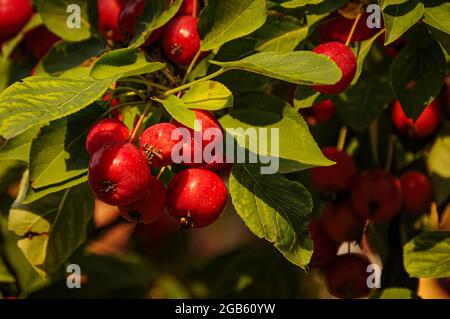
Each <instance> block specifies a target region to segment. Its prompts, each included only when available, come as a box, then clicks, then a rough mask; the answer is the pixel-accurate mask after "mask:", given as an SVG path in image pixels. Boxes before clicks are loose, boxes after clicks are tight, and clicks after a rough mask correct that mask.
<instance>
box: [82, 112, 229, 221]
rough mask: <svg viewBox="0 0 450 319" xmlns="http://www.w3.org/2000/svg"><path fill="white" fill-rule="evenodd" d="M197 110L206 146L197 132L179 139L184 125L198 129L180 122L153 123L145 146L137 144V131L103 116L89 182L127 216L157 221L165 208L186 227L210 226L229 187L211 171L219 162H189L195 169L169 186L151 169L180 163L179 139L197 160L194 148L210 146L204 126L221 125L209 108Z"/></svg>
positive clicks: (92, 145)
mask: <svg viewBox="0 0 450 319" xmlns="http://www.w3.org/2000/svg"><path fill="white" fill-rule="evenodd" d="M195 114H196V116H197V119H198V120H203V122H204V123H206V125H204V126H203V131H202V132H201V133H202V136H203V137H204V139H203V140H202V141H203V142H204V143H203V145H198V144H199V143H198V142H197V141H196V140H195V139H194V138H193V137H192V138H191V139H190V140H181V139H177V138H178V136H179V135H178V134H177V130H178V129H180V128H183V129H186V130H188V131H192V129H190V128H187V127H185V126H184V125H182V124H180V123H177V122H176V121H174V122H173V123H159V124H156V125H153V126H150V127H149V128H147V129H146V130H145V131H144V132H143V134H142V135H141V136H140V141H139V147H137V146H136V145H135V144H134V139H135V137H134V135H135V134H134V133H133V132H132V133H130V131H129V129H128V128H127V127H126V126H125V125H124V124H123V123H122V122H121V121H119V120H117V119H103V120H101V121H100V122H98V123H96V124H95V125H94V126H93V127H92V128H91V130H90V131H89V133H88V135H87V139H86V149H87V151H88V153H89V154H90V156H91V160H90V164H89V185H90V187H91V189H92V191H93V192H94V194H95V196H96V197H97V198H98V199H100V200H101V201H103V202H105V203H107V204H109V205H115V206H119V209H120V212H121V214H122V216H123V217H125V218H126V219H127V220H129V221H133V222H137V223H144V224H150V223H153V222H155V221H156V220H157V219H158V218H159V217H160V216H161V214H162V213H163V211H164V208H165V207H167V210H168V212H169V214H170V215H171V216H172V217H173V218H175V219H176V220H177V221H179V222H180V224H181V226H182V227H183V228H191V227H196V228H200V227H205V226H208V225H210V224H211V223H213V222H214V221H215V220H217V219H218V218H219V216H220V214H221V213H222V211H223V209H224V207H225V204H226V202H227V188H226V186H225V183H224V182H223V180H222V179H221V178H220V177H219V176H218V175H217V174H216V173H214V172H213V171H211V170H209V168H217V166H216V165H214V164H215V163H204V162H202V163H195V162H194V161H190V162H183V164H184V166H185V167H189V168H187V169H184V170H182V171H181V172H179V173H177V174H176V175H175V176H174V177H173V178H172V179H171V181H170V183H169V185H168V187H167V190H166V188H165V186H164V184H163V183H162V182H161V181H160V180H159V179H158V178H156V177H154V176H152V174H151V169H152V168H157V169H161V170H164V168H165V167H167V166H170V165H173V164H174V163H173V160H172V150H173V148H174V146H175V144H176V143H180V142H181V143H182V148H181V149H182V151H181V152H188V153H190V155H191V156H190V158H192V159H193V158H194V152H195V151H196V150H197V149H199V151H203V148H204V147H205V146H206V145H207V139H206V137H205V134H204V130H205V129H207V128H208V127H209V126H208V124H209V125H214V126H216V127H217V128H220V125H219V124H218V122H217V121H216V120H215V119H214V117H213V116H212V115H211V114H209V113H208V112H206V111H199V110H196V111H195ZM207 120H209V122H207ZM192 133H193V132H192ZM174 137H175V138H174Z"/></svg>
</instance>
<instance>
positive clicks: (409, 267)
mask: <svg viewBox="0 0 450 319" xmlns="http://www.w3.org/2000/svg"><path fill="white" fill-rule="evenodd" d="M403 252H404V265H405V269H406V271H407V272H408V273H409V275H410V276H412V277H417V278H444V277H449V276H450V232H444V231H442V232H424V233H422V234H420V235H419V236H417V237H415V238H414V239H412V240H411V241H410V242H409V243H407V244H406V245H405V247H404V249H403Z"/></svg>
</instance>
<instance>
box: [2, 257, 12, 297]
mask: <svg viewBox="0 0 450 319" xmlns="http://www.w3.org/2000/svg"><path fill="white" fill-rule="evenodd" d="M15 282H16V278H14V275H13V274H12V273H11V271H10V270H9V269H8V267H7V266H6V264H5V262H4V261H3V258H2V257H0V283H2V284H13V283H15ZM0 293H1V292H0ZM0 297H1V295H0ZM0 299H1V298H0Z"/></svg>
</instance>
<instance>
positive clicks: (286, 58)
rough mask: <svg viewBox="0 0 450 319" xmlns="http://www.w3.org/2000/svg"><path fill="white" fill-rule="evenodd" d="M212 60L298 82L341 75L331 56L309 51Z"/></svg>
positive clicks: (329, 80)
mask: <svg viewBox="0 0 450 319" xmlns="http://www.w3.org/2000/svg"><path fill="white" fill-rule="evenodd" d="M211 63H213V64H216V65H219V66H221V67H222V68H223V69H224V70H243V71H248V72H253V73H257V74H261V75H265V76H268V77H272V78H275V79H279V80H283V81H286V82H290V83H295V84H307V85H311V84H334V83H336V82H338V81H339V79H340V77H341V71H340V70H339V68H338V67H337V65H336V63H334V62H333V61H332V60H331V59H330V58H328V57H326V56H324V55H320V54H316V53H313V52H309V51H295V52H290V53H276V52H261V53H257V54H254V55H251V56H249V57H246V58H244V59H242V60H240V61H234V62H218V61H211Z"/></svg>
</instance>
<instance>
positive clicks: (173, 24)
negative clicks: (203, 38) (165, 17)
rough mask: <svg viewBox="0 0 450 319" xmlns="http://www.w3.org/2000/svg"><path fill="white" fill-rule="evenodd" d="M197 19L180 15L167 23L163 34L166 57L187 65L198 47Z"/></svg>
mask: <svg viewBox="0 0 450 319" xmlns="http://www.w3.org/2000/svg"><path fill="white" fill-rule="evenodd" d="M197 23H198V19H197V18H196V17H192V16H181V17H177V18H175V19H173V20H172V21H170V22H169V23H168V24H167V27H166V29H165V30H164V34H163V48H164V52H165V53H166V56H167V58H168V59H169V60H170V61H172V62H174V63H176V64H179V65H188V64H190V63H191V61H192V60H193V59H194V56H195V55H196V54H197V52H198V50H199V49H200V36H199V34H198V31H197Z"/></svg>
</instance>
